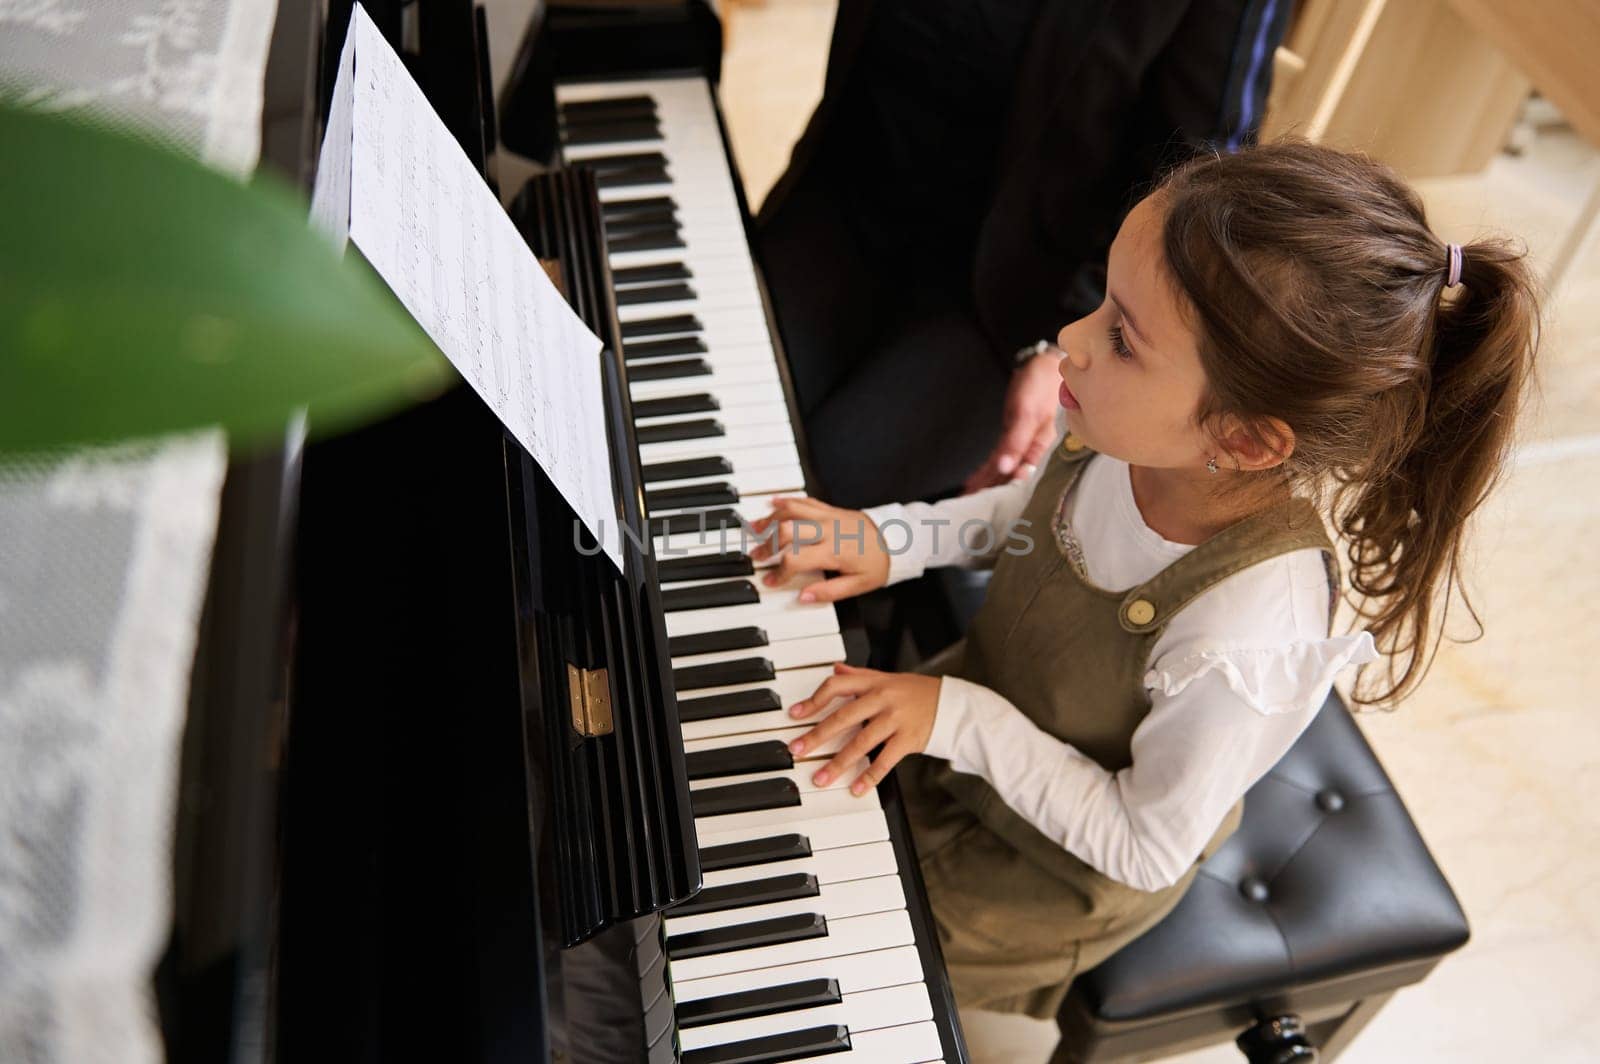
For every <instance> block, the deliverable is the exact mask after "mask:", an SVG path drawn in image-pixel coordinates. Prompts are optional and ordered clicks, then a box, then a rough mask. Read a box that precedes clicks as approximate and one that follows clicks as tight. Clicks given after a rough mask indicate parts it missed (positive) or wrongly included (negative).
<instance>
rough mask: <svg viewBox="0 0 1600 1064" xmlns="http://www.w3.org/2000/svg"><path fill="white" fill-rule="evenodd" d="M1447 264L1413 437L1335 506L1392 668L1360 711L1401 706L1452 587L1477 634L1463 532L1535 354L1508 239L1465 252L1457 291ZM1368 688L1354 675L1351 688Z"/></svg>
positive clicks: (1532, 327)
mask: <svg viewBox="0 0 1600 1064" xmlns="http://www.w3.org/2000/svg"><path fill="white" fill-rule="evenodd" d="M1447 268H1448V257H1447V255H1445V254H1441V256H1440V268H1439V288H1440V290H1441V295H1440V296H1439V305H1438V309H1437V310H1436V312H1435V314H1434V316H1433V323H1432V325H1433V327H1432V329H1431V334H1430V335H1429V336H1428V337H1427V339H1426V340H1425V344H1424V346H1425V349H1426V350H1427V351H1428V364H1429V372H1428V376H1427V383H1426V387H1425V389H1424V390H1423V391H1422V393H1421V402H1420V404H1417V406H1418V407H1419V408H1420V409H1418V408H1416V407H1414V408H1413V414H1414V416H1413V417H1412V418H1410V419H1409V420H1410V421H1411V424H1412V429H1413V431H1412V432H1410V433H1408V435H1409V436H1410V439H1409V440H1407V441H1405V442H1406V444H1407V445H1405V446H1401V447H1397V448H1395V449H1394V451H1393V452H1391V453H1392V454H1393V459H1392V465H1391V466H1390V468H1388V469H1382V468H1369V469H1368V470H1367V477H1366V478H1364V479H1363V480H1362V481H1360V482H1353V483H1346V484H1345V485H1344V487H1343V488H1342V489H1341V490H1340V492H1339V493H1338V496H1337V500H1338V501H1337V503H1336V505H1335V512H1336V513H1337V514H1339V515H1340V516H1339V517H1338V519H1337V525H1338V528H1339V531H1340V533H1341V534H1343V535H1344V536H1345V537H1346V538H1347V540H1348V542H1349V548H1348V557H1349V560H1350V569H1351V572H1350V577H1351V585H1352V587H1353V589H1354V590H1355V592H1356V594H1357V595H1358V596H1359V597H1360V602H1359V603H1358V605H1357V613H1358V615H1359V616H1360V617H1361V618H1362V619H1363V620H1364V621H1366V622H1367V625H1368V627H1369V629H1370V631H1371V632H1372V636H1373V639H1374V641H1375V642H1376V644H1377V645H1378V647H1379V649H1381V650H1383V651H1385V652H1386V658H1387V661H1388V673H1389V674H1388V677H1387V682H1388V688H1387V690H1384V691H1382V692H1381V693H1378V694H1371V695H1370V696H1368V695H1365V694H1362V693H1358V694H1357V696H1356V698H1355V701H1356V702H1358V703H1361V704H1367V705H1373V704H1379V703H1389V704H1392V703H1394V702H1398V701H1400V700H1401V699H1403V698H1404V697H1405V696H1406V695H1408V694H1410V693H1411V692H1412V691H1413V690H1415V689H1416V686H1417V685H1418V684H1419V683H1421V681H1422V678H1423V677H1424V676H1425V675H1426V674H1427V671H1428V668H1429V667H1431V665H1432V660H1433V655H1434V654H1435V653H1437V651H1438V639H1439V638H1442V637H1443V635H1444V625H1445V622H1446V621H1447V620H1448V617H1449V609H1450V602H1451V593H1452V591H1455V590H1457V589H1459V591H1460V596H1461V600H1462V604H1463V605H1464V606H1465V607H1466V609H1467V612H1468V614H1469V615H1470V616H1471V617H1472V620H1473V623H1474V624H1475V625H1476V626H1477V629H1478V631H1477V633H1476V634H1475V635H1473V636H1472V637H1471V638H1470V639H1468V640H1465V641H1468V642H1470V641H1473V640H1476V639H1477V638H1479V637H1481V636H1482V634H1483V622H1482V620H1481V618H1480V617H1479V616H1478V612H1477V610H1476V609H1475V608H1474V607H1473V605H1472V601H1471V599H1470V598H1469V597H1468V595H1467V592H1466V589H1465V587H1464V586H1462V584H1461V579H1460V578H1461V568H1462V566H1461V562H1462V552H1463V543H1464V533H1465V529H1466V523H1467V519H1468V517H1469V516H1471V514H1472V513H1473V512H1474V511H1475V510H1476V509H1477V508H1478V506H1479V505H1480V504H1481V503H1482V502H1483V500H1484V498H1485V497H1486V496H1487V495H1488V493H1489V491H1490V490H1491V489H1492V488H1493V487H1494V486H1495V484H1496V483H1497V482H1498V480H1499V477H1500V474H1501V472H1502V470H1503V469H1504V464H1505V461H1506V458H1507V453H1508V451H1509V449H1510V446H1511V443H1512V430H1513V426H1514V425H1515V424H1516V416H1517V413H1518V411H1519V407H1520V406H1521V403H1522V398H1523V395H1524V386H1525V384H1526V383H1527V382H1528V380H1529V378H1530V376H1531V371H1532V365H1533V354H1534V351H1535V349H1536V347H1537V330H1538V321H1539V295H1538V288H1537V284H1536V282H1535V281H1534V279H1533V276H1532V274H1531V272H1530V270H1529V269H1528V266H1527V263H1526V259H1525V258H1524V256H1523V254H1522V253H1521V252H1519V251H1518V250H1516V249H1513V248H1512V247H1510V246H1509V245H1508V244H1506V243H1505V242H1503V241H1499V240H1492V239H1491V240H1481V241H1477V242H1474V243H1472V244H1469V245H1467V246H1466V247H1464V248H1463V249H1462V252H1461V287H1460V288H1456V289H1449V290H1446V289H1445V273H1446V270H1447ZM1440 588H1442V590H1443V593H1442V595H1440V594H1437V591H1438V590H1439V589H1440ZM1436 612H1438V613H1439V615H1440V616H1439V620H1438V622H1437V623H1435V621H1434V615H1435V613H1436ZM1436 631H1437V637H1436V636H1435V632H1436ZM1365 681H1366V677H1365V675H1362V676H1361V677H1359V678H1358V682H1357V688H1358V692H1359V691H1360V690H1361V689H1363V688H1366V687H1367V686H1368V685H1367V683H1366V682H1365Z"/></svg>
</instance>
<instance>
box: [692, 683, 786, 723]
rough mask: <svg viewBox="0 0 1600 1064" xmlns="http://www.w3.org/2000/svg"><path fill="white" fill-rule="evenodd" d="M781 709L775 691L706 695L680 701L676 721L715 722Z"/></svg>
mask: <svg viewBox="0 0 1600 1064" xmlns="http://www.w3.org/2000/svg"><path fill="white" fill-rule="evenodd" d="M782 708H783V703H782V702H780V701H778V692H776V691H769V690H766V689H764V688H763V689H760V690H756V691H730V692H729V693H727V694H724V695H706V696H705V697H704V698H688V699H682V700H680V701H679V702H678V719H679V720H680V721H687V720H716V719H718V718H719V717H742V716H744V715H745V714H746V713H771V712H772V711H773V710H776V709H782Z"/></svg>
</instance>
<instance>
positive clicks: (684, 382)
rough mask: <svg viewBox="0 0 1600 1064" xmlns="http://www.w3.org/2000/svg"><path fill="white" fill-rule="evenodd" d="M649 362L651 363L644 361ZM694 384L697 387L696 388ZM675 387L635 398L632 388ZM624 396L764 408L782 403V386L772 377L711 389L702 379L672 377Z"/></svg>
mask: <svg viewBox="0 0 1600 1064" xmlns="http://www.w3.org/2000/svg"><path fill="white" fill-rule="evenodd" d="M678 357H680V358H698V357H699V356H698V355H680V356H678ZM646 361H648V362H653V361H655V359H648V360H646ZM696 382H698V386H697V384H696ZM658 383H659V384H677V385H678V387H677V388H676V389H675V390H672V391H666V390H663V389H659V388H658V389H656V390H655V391H656V394H653V395H635V394H633V390H634V388H637V387H639V386H640V385H645V384H650V385H654V384H658ZM628 395H629V397H630V398H631V399H633V400H634V401H635V402H637V401H639V400H640V399H670V398H676V397H677V396H681V395H714V396H716V397H717V402H719V403H721V404H722V407H723V409H728V408H730V407H735V406H751V405H763V406H764V405H767V404H770V403H781V402H785V398H784V394H783V384H782V383H781V382H780V380H779V378H778V377H777V375H776V374H774V375H773V376H772V377H770V378H767V379H765V380H758V381H746V382H743V383H739V382H733V381H719V382H717V384H716V385H715V386H714V387H713V386H712V385H711V382H710V380H709V378H706V377H675V378H672V379H671V380H669V381H635V382H633V384H632V385H631V386H630V387H629V388H628Z"/></svg>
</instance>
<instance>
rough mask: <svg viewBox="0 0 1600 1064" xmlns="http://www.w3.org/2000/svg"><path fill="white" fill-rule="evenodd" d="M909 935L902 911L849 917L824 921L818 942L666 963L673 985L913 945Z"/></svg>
mask: <svg viewBox="0 0 1600 1064" xmlns="http://www.w3.org/2000/svg"><path fill="white" fill-rule="evenodd" d="M915 941H916V940H915V939H914V937H913V936H912V934H911V918H910V917H909V916H907V915H906V911H905V910H904V909H901V910H899V911H897V912H887V913H873V914H871V915H869V916H852V917H849V918H847V919H844V920H830V921H828V933H827V934H826V935H822V936H820V937H818V938H808V939H805V940H803V941H800V942H785V943H783V944H782V945H778V946H765V947H761V948H759V949H742V950H735V951H733V952H731V953H712V954H707V955H706V956H704V957H686V958H684V959H682V960H672V959H670V958H669V959H668V961H667V965H668V967H669V968H670V970H671V972H672V982H673V984H674V985H676V984H678V983H679V982H680V981H687V980H689V979H703V978H705V977H706V976H709V975H726V974H728V973H729V972H749V971H756V970H758V969H761V968H772V967H776V966H779V965H790V964H799V963H801V962H803V961H813V960H818V959H820V958H823V957H842V956H846V955H847V954H851V953H866V952H867V951H868V950H875V949H888V948H889V947H891V946H910V945H913V944H915Z"/></svg>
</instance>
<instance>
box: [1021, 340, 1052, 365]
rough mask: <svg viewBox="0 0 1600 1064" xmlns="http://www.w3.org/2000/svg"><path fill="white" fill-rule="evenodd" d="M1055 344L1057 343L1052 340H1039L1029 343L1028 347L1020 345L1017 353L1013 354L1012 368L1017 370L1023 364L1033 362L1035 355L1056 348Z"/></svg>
mask: <svg viewBox="0 0 1600 1064" xmlns="http://www.w3.org/2000/svg"><path fill="white" fill-rule="evenodd" d="M1055 346H1056V345H1055V343H1054V342H1053V341H1050V340H1039V341H1037V342H1036V343H1031V344H1029V345H1028V346H1027V347H1019V348H1017V352H1016V354H1014V355H1012V356H1011V368H1012V370H1013V371H1015V370H1019V369H1021V368H1022V367H1023V366H1026V365H1027V364H1028V363H1029V362H1032V361H1033V359H1034V356H1036V355H1042V354H1044V353H1045V352H1046V351H1049V350H1050V349H1051V348H1054V347H1055Z"/></svg>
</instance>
